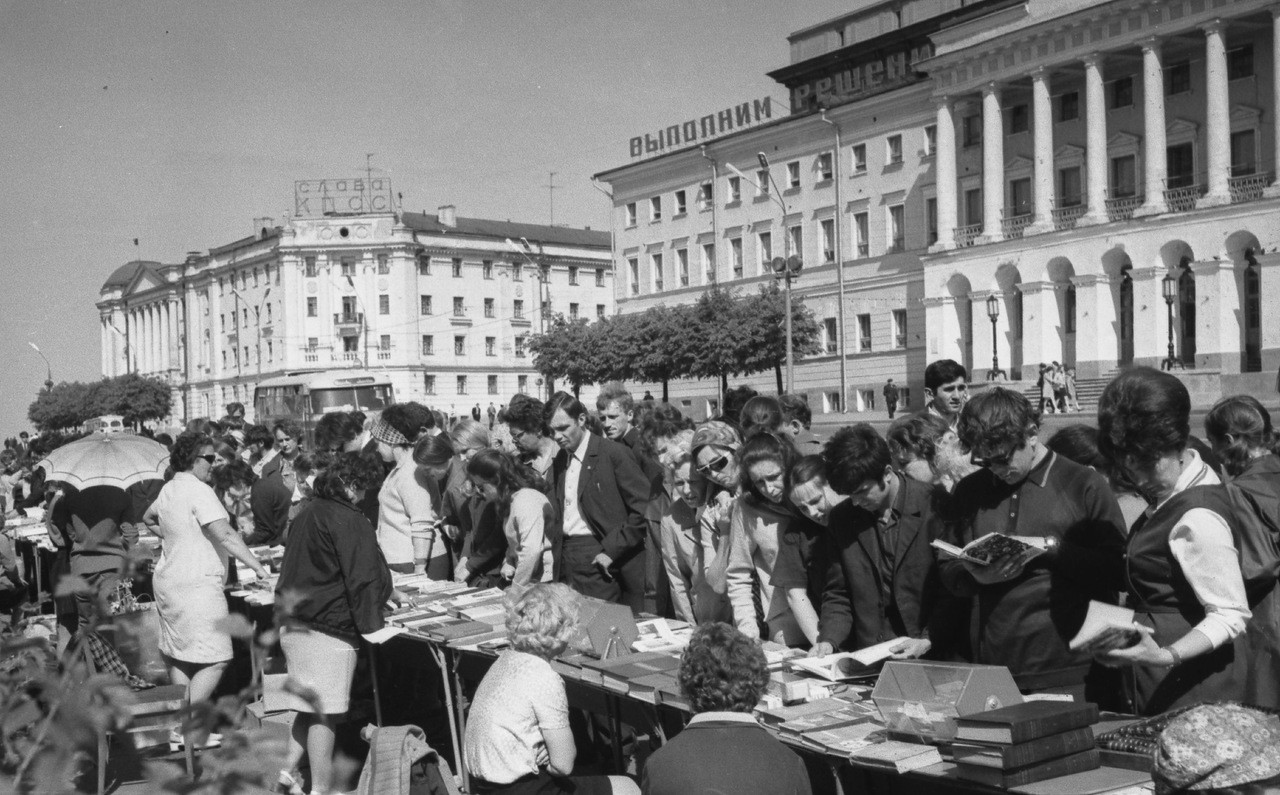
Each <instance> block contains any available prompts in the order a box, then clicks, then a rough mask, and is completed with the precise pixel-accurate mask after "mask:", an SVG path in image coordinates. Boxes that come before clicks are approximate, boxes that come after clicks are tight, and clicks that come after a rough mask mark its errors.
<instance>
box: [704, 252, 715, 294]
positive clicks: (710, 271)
mask: <svg viewBox="0 0 1280 795" xmlns="http://www.w3.org/2000/svg"><path fill="white" fill-rule="evenodd" d="M702 273H703V282H704V283H706V284H710V283H711V282H714V281H715V280H716V244H715V243H704V244H703V245H702Z"/></svg>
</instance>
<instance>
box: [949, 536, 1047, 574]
mask: <svg viewBox="0 0 1280 795" xmlns="http://www.w3.org/2000/svg"><path fill="white" fill-rule="evenodd" d="M1049 543H1050V542H1049V539H1048V537H1046V536H1014V535H1005V534H1003V533H987V534H986V535H984V536H982V537H981V538H975V539H974V540H972V541H970V542H969V543H967V544H965V545H964V546H963V547H958V546H956V545H955V544H949V543H947V542H946V541H943V540H941V539H938V540H936V541H934V542H932V544H931V546H933V548H934V549H937V550H938V551H939V552H941V553H942V554H944V555H946V556H948V557H951V558H956V559H958V560H967V561H969V562H970V563H977V564H978V565H980V566H986V565H987V564H988V563H990V562H991V561H993V560H999V559H1001V558H1005V557H1009V556H1017V555H1021V556H1022V561H1023V563H1026V562H1027V561H1029V560H1031V559H1032V558H1035V557H1037V556H1039V555H1042V554H1044V553H1045V552H1046V551H1048V549H1049Z"/></svg>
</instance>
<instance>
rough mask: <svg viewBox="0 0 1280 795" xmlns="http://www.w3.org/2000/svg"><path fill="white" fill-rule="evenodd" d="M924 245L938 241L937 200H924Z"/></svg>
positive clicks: (930, 244)
mask: <svg viewBox="0 0 1280 795" xmlns="http://www.w3.org/2000/svg"><path fill="white" fill-rule="evenodd" d="M924 224H925V237H926V240H925V245H926V246H932V245H933V244H934V243H937V242H938V200H937V199H935V198H932V197H930V198H928V199H925V200H924Z"/></svg>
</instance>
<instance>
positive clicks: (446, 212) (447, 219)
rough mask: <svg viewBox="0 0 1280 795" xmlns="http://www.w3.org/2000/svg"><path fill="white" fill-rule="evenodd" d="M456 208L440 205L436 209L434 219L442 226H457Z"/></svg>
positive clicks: (450, 205) (449, 205)
mask: <svg viewBox="0 0 1280 795" xmlns="http://www.w3.org/2000/svg"><path fill="white" fill-rule="evenodd" d="M457 209H458V208H456V207H454V206H453V205H452V204H442V205H440V206H439V207H438V208H436V218H437V219H438V220H439V221H440V224H441V225H442V226H457V225H458V213H457Z"/></svg>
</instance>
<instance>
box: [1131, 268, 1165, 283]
mask: <svg viewBox="0 0 1280 795" xmlns="http://www.w3.org/2000/svg"><path fill="white" fill-rule="evenodd" d="M1168 272H1169V269H1168V268H1163V267H1151V268H1131V269H1130V270H1129V278H1130V279H1132V280H1133V281H1135V282H1142V281H1147V280H1149V279H1163V278H1164V275H1165V274H1166V273H1168Z"/></svg>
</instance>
